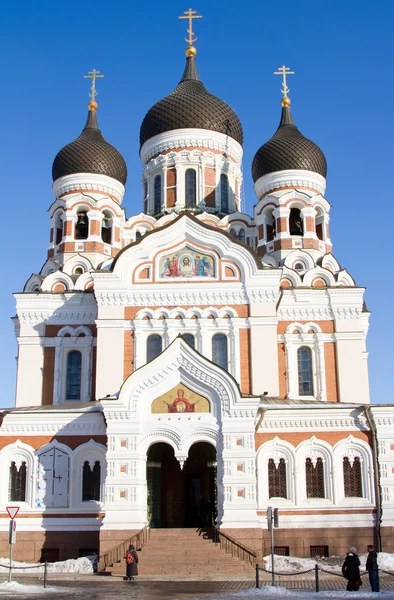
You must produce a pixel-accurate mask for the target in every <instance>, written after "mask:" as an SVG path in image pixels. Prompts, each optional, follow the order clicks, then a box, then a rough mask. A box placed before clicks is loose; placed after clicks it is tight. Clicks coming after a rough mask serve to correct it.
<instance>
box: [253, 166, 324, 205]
mask: <svg viewBox="0 0 394 600" xmlns="http://www.w3.org/2000/svg"><path fill="white" fill-rule="evenodd" d="M280 188H309V189H312V190H315V191H316V192H318V193H319V194H321V195H322V196H324V192H325V191H326V180H325V178H324V177H323V176H322V175H319V174H318V173H315V172H313V171H307V170H304V169H288V170H284V171H275V172H274V173H268V174H267V175H263V177H260V179H258V180H257V181H256V183H255V184H254V191H255V194H256V196H257V198H258V199H260V198H261V196H262V195H263V194H266V193H267V192H271V191H272V190H276V189H280Z"/></svg>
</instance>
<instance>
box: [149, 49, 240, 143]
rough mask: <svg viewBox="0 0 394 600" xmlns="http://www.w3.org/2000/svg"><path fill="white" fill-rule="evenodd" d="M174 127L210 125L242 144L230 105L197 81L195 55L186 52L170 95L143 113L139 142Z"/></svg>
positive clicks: (208, 126)
mask: <svg viewBox="0 0 394 600" xmlns="http://www.w3.org/2000/svg"><path fill="white" fill-rule="evenodd" d="M173 129H209V130H210V131H218V132H219V133H224V134H226V135H228V136H230V137H232V138H234V139H235V140H236V141H237V142H239V143H240V144H241V145H242V142H243V132H242V125H241V123H240V120H239V119H238V117H237V115H236V114H235V112H234V111H233V109H232V108H230V106H229V105H228V104H226V103H225V102H223V100H220V98H217V97H216V96H213V95H212V94H210V93H209V92H208V90H207V89H206V88H205V86H204V85H203V83H202V82H201V81H200V79H199V77H198V73H197V68H196V62H195V58H194V56H188V57H187V59H186V67H185V71H184V73H183V76H182V79H181V81H180V82H179V84H178V85H177V87H176V88H175V90H174V91H173V92H172V93H171V94H170V95H169V96H166V97H165V98H163V99H162V100H159V102H157V103H156V104H155V105H154V106H152V108H151V109H150V110H149V111H148V112H147V114H146V115H145V118H144V120H143V121H142V125H141V130H140V143H141V146H142V145H143V144H144V143H145V142H146V141H147V140H149V139H150V138H152V137H153V136H155V135H158V134H159V133H164V132H165V131H172V130H173Z"/></svg>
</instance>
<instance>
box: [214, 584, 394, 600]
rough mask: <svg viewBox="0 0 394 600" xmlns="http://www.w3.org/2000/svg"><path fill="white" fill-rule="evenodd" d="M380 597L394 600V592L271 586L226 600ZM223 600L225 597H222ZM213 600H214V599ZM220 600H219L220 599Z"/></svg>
mask: <svg viewBox="0 0 394 600" xmlns="http://www.w3.org/2000/svg"><path fill="white" fill-rule="evenodd" d="M377 597H379V598H381V599H382V600H394V592H381V593H380V594H379V595H377V594H376V593H374V592H370V591H367V592H361V591H359V592H345V591H343V592H342V591H339V590H332V591H329V592H318V593H317V592H307V591H299V592H293V591H291V590H287V589H286V588H284V587H279V586H278V587H272V586H270V585H265V586H264V587H262V588H261V589H260V590H257V589H251V590H242V592H238V593H234V594H231V595H226V596H225V598H226V600H230V599H231V600H240V599H242V600H248V599H249V598H250V600H257V599H258V598H262V600H264V598H268V600H271V599H274V598H275V599H276V598H278V600H279V598H285V599H286V600H291V598H294V600H299V599H301V598H302V600H322V599H324V598H335V599H336V600H342V598H343V599H345V600H346V599H348V598H352V599H353V600H371V599H372V598H374V599H375V600H376V598H377ZM221 598H222V600H223V596H222V597H221ZM212 600H213V599H212ZM218 600H219V599H218Z"/></svg>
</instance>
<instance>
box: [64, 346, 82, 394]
mask: <svg viewBox="0 0 394 600" xmlns="http://www.w3.org/2000/svg"><path fill="white" fill-rule="evenodd" d="M81 370H82V354H81V353H80V351H79V350H71V352H69V353H68V354H67V379H66V400H80V399H81Z"/></svg>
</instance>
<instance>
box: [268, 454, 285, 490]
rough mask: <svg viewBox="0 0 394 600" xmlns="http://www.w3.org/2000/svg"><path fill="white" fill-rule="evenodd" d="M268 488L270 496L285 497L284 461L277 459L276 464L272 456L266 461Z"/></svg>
mask: <svg viewBox="0 0 394 600" xmlns="http://www.w3.org/2000/svg"><path fill="white" fill-rule="evenodd" d="M268 489H269V497H270V498H287V486H286V463H285V459H284V458H281V459H279V463H278V465H276V464H275V461H274V459H273V458H270V459H269V461H268Z"/></svg>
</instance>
